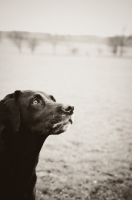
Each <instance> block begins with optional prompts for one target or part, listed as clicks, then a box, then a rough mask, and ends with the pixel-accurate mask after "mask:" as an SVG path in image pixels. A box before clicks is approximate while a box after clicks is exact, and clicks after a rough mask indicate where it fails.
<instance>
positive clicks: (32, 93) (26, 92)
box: [22, 90, 50, 99]
mask: <svg viewBox="0 0 132 200" xmlns="http://www.w3.org/2000/svg"><path fill="white" fill-rule="evenodd" d="M38 94H39V95H41V96H42V97H43V98H46V99H49V96H50V95H48V94H47V93H45V92H43V91H37V90H32V91H31V90H23V91H22V97H24V98H27V99H30V98H33V97H35V96H36V95H38Z"/></svg>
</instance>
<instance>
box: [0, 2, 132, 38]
mask: <svg viewBox="0 0 132 200" xmlns="http://www.w3.org/2000/svg"><path fill="white" fill-rule="evenodd" d="M123 27H125V33H126V34H132V0H0V30H23V31H36V32H50V33H58V34H90V35H101V36H107V35H114V34H121V33H122V30H123Z"/></svg>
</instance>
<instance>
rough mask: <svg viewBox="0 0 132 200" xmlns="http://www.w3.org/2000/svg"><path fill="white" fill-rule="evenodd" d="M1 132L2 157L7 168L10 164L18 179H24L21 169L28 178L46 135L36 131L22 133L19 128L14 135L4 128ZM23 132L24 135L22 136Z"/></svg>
mask: <svg viewBox="0 0 132 200" xmlns="http://www.w3.org/2000/svg"><path fill="white" fill-rule="evenodd" d="M3 134H4V137H3V141H4V148H5V149H4V158H5V161H6V165H7V168H8V166H12V169H14V174H15V175H16V174H17V175H18V176H19V178H18V179H19V180H21V179H23V180H24V177H21V174H23V173H22V172H23V171H24V172H25V177H26V179H27V177H29V178H30V176H32V174H33V173H34V172H33V170H34V169H35V167H36V165H37V163H38V157H39V153H40V150H41V148H42V146H43V143H44V142H45V140H46V138H47V137H48V135H47V134H45V135H44V134H43V135H37V133H35V134H34V133H31V132H30V133H29V132H28V133H25V132H24V133H23V130H20V132H18V133H16V135H12V134H14V133H13V132H11V131H10V130H7V129H4V132H3ZM23 134H24V137H22V135H23ZM26 134H27V135H26ZM25 135H26V137H25ZM23 138H24V139H23ZM14 178H15V177H14ZM25 182H26V180H25Z"/></svg>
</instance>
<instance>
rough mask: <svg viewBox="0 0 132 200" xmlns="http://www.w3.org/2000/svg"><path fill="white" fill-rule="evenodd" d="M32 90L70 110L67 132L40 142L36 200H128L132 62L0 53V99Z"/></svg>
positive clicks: (131, 181) (131, 196)
mask: <svg viewBox="0 0 132 200" xmlns="http://www.w3.org/2000/svg"><path fill="white" fill-rule="evenodd" d="M16 89H22V90H23V89H37V90H43V91H45V92H47V93H49V94H53V95H54V96H55V98H56V99H57V100H58V101H59V102H64V103H70V104H73V105H74V106H75V122H74V124H73V126H72V127H71V129H69V130H68V131H67V132H65V133H63V134H61V135H59V136H50V137H49V138H48V139H47V141H46V142H45V144H44V146H43V148H42V151H41V154H40V160H39V164H38V167H37V175H38V181H37V190H38V192H37V193H38V199H39V200H65V199H67V200H79V199H81V200H132V60H131V59H123V58H122V59H118V58H96V59H92V58H86V57H74V56H73V57H59V56H58V57H51V56H49V57H48V56H47V57H46V56H42V55H41V56H40V55H35V56H32V55H26V54H21V55H19V54H12V55H6V54H3V55H0V99H2V98H3V97H4V96H5V95H6V94H8V93H12V92H14V91H15V90H16Z"/></svg>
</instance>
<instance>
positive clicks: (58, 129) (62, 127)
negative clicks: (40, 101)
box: [52, 115, 74, 134]
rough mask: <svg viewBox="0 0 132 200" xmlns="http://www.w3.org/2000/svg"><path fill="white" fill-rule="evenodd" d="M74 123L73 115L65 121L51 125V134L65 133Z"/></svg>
mask: <svg viewBox="0 0 132 200" xmlns="http://www.w3.org/2000/svg"><path fill="white" fill-rule="evenodd" d="M73 122H74V115H71V116H68V117H66V118H65V119H63V120H61V121H60V122H57V123H55V124H53V127H52V128H53V134H60V133H62V132H65V131H66V130H67V129H68V128H69V126H70V125H71V124H73Z"/></svg>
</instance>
